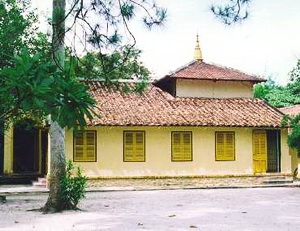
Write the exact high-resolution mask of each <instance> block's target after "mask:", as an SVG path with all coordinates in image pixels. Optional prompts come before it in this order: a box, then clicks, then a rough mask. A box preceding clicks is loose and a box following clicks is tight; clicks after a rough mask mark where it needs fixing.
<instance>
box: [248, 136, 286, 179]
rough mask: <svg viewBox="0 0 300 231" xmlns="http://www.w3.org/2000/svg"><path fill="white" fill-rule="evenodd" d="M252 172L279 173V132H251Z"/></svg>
mask: <svg viewBox="0 0 300 231" xmlns="http://www.w3.org/2000/svg"><path fill="white" fill-rule="evenodd" d="M252 142H253V172H254V173H275V172H280V171H281V170H280V156H281V153H280V130H254V131H253V141H252Z"/></svg>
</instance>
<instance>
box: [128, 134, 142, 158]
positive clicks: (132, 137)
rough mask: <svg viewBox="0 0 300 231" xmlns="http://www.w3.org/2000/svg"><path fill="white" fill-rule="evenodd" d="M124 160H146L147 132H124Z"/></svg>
mask: <svg viewBox="0 0 300 231" xmlns="http://www.w3.org/2000/svg"><path fill="white" fill-rule="evenodd" d="M124 161H125V162H127V161H128V162H142V161H145V132H144V131H125V132H124Z"/></svg>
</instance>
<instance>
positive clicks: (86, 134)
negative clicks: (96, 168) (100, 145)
mask: <svg viewBox="0 0 300 231" xmlns="http://www.w3.org/2000/svg"><path fill="white" fill-rule="evenodd" d="M74 161H77V162H91V161H96V131H78V132H76V133H74Z"/></svg>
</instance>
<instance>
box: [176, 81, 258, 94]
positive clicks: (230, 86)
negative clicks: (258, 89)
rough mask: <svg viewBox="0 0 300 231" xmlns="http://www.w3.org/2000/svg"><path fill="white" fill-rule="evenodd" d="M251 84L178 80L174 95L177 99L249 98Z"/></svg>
mask: <svg viewBox="0 0 300 231" xmlns="http://www.w3.org/2000/svg"><path fill="white" fill-rule="evenodd" d="M252 87H253V84H252V83H250V82H242V81H236V82H233V81H205V80H202V81H194V80H186V79H185V80H182V79H178V80H177V82H176V95H177V96H178V97H208V98H236V97H243V98H251V97H253V92H252Z"/></svg>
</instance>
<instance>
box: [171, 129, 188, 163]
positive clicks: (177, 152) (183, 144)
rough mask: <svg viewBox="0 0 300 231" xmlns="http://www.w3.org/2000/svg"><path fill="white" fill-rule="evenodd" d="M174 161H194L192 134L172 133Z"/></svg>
mask: <svg viewBox="0 0 300 231" xmlns="http://www.w3.org/2000/svg"><path fill="white" fill-rule="evenodd" d="M171 145H172V161H191V160H192V133H191V132H172V135H171Z"/></svg>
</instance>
